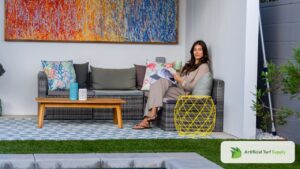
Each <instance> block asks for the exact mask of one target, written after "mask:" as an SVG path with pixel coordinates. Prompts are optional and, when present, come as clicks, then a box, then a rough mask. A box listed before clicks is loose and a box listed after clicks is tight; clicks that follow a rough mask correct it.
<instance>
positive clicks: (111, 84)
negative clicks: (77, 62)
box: [91, 66, 136, 90]
mask: <svg viewBox="0 0 300 169" xmlns="http://www.w3.org/2000/svg"><path fill="white" fill-rule="evenodd" d="M91 72H92V87H93V89H96V90H102V89H105V90H106V89H112V90H113V89H117V90H131V89H136V88H135V84H136V77H135V68H134V67H133V68H128V69H103V68H96V67H92V66H91Z"/></svg>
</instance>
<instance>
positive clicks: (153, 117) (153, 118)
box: [147, 115, 157, 122]
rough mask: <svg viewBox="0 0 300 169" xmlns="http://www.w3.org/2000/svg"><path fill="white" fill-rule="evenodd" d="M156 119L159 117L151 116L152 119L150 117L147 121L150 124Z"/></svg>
mask: <svg viewBox="0 0 300 169" xmlns="http://www.w3.org/2000/svg"><path fill="white" fill-rule="evenodd" d="M156 118H157V115H153V116H151V117H148V118H147V121H148V122H152V121H155V120H156Z"/></svg>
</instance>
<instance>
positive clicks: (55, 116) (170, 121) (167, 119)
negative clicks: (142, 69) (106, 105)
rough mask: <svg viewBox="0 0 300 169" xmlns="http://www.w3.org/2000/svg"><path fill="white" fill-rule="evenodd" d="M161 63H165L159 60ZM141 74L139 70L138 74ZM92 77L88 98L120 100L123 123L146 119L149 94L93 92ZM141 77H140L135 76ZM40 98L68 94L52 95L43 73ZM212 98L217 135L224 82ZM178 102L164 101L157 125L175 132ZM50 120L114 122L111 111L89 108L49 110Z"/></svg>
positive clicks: (218, 83)
mask: <svg viewBox="0 0 300 169" xmlns="http://www.w3.org/2000/svg"><path fill="white" fill-rule="evenodd" d="M156 60H158V61H164V59H161V58H157V59H156ZM137 71H138V70H137ZM91 77H92V75H91V72H89V80H88V85H87V89H88V92H87V96H88V98H121V99H124V100H125V101H126V103H125V104H123V106H122V118H123V119H124V120H141V119H143V114H144V107H145V103H146V100H147V92H145V91H142V90H138V89H133V90H94V89H93V88H92V87H91V86H92V85H91V84H92V78H91ZM136 77H138V76H136ZM38 97H42V98H43V97H44V98H45V97H49V98H51V97H52V98H53V97H60V98H67V97H69V91H67V90H60V91H49V90H48V80H47V76H46V74H45V73H44V71H40V72H38ZM212 98H213V101H214V103H215V105H216V125H215V129H214V131H223V110H224V81H223V80H219V79H214V80H213V88H212ZM175 104H176V100H167V99H165V100H164V104H163V108H162V109H161V110H160V111H159V116H158V120H157V125H158V126H159V127H160V128H162V129H164V130H169V131H172V130H175V127H174V113H173V112H174V107H175ZM45 119H47V120H111V119H113V111H112V110H111V109H87V108H47V109H46V112H45Z"/></svg>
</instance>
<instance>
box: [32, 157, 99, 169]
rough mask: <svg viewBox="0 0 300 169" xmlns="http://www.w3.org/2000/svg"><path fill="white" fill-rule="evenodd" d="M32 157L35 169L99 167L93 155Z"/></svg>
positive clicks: (86, 168) (97, 159) (96, 158)
mask: <svg viewBox="0 0 300 169" xmlns="http://www.w3.org/2000/svg"><path fill="white" fill-rule="evenodd" d="M34 157H35V163H36V166H37V169H54V168H68V169H69V168H84V169H88V168H100V167H101V161H100V159H99V158H98V157H97V156H96V155H95V154H34Z"/></svg>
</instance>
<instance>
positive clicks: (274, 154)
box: [221, 141, 295, 163]
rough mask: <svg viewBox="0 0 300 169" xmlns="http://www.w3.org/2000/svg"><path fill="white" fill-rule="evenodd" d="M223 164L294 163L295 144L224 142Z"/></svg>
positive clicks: (280, 142)
mask: <svg viewBox="0 0 300 169" xmlns="http://www.w3.org/2000/svg"><path fill="white" fill-rule="evenodd" d="M221 161H222V162H223V163H293V162H294V161H295V143H294V142H292V141H223V142H222V143H221Z"/></svg>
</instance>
